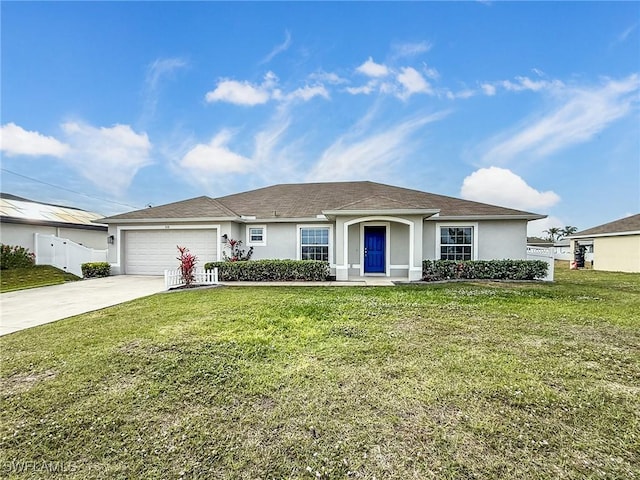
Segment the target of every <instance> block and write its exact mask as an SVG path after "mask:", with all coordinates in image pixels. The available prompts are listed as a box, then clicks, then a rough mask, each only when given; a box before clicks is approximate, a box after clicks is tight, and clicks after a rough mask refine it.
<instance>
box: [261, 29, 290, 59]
mask: <svg viewBox="0 0 640 480" xmlns="http://www.w3.org/2000/svg"><path fill="white" fill-rule="evenodd" d="M284 36H285V38H284V42H282V43H281V44H279V45H276V46H275V47H274V48H273V50H271V52H269V54H268V55H267V56H266V57H264V58H263V59H262V61H261V62H260V64H261V65H262V64H263V63H268V62H270V61H271V60H273V58H274V57H275V56H276V55H278V54H280V53H282V52H284V51H286V50H287V49H288V48H289V47H290V46H291V33H290V32H289V30H285V32H284Z"/></svg>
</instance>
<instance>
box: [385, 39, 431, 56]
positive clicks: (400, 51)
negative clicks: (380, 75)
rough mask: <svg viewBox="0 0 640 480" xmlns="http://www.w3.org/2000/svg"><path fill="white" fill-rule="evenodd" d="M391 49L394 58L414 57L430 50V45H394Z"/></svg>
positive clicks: (422, 43) (420, 43)
mask: <svg viewBox="0 0 640 480" xmlns="http://www.w3.org/2000/svg"><path fill="white" fill-rule="evenodd" d="M392 48H393V56H394V58H403V57H414V56H416V55H420V54H421V53H426V52H428V51H429V50H431V44H430V43H428V42H418V43H402V44H396V45H394V46H393V47H392Z"/></svg>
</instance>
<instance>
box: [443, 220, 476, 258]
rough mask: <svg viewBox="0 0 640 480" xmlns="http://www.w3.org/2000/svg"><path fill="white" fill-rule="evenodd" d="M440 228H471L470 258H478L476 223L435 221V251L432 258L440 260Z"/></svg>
mask: <svg viewBox="0 0 640 480" xmlns="http://www.w3.org/2000/svg"><path fill="white" fill-rule="evenodd" d="M442 228H471V260H478V223H477V222H472V223H436V242H435V243H436V251H435V255H434V257H433V258H435V259H436V260H441V257H440V247H441V246H442V244H441V241H440V230H441V229H442Z"/></svg>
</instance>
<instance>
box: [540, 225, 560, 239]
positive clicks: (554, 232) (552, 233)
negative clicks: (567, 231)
mask: <svg viewBox="0 0 640 480" xmlns="http://www.w3.org/2000/svg"><path fill="white" fill-rule="evenodd" d="M544 233H547V234H549V235H548V237H547V240H549V241H551V242H555V241H556V240H558V239H560V236H561V235H562V232H561V231H560V229H559V228H558V227H551V228H550V229H549V230H545V231H544Z"/></svg>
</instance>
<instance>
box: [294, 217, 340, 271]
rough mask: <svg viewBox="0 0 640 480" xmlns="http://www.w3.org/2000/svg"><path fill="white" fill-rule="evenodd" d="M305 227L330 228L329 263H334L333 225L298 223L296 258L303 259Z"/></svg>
mask: <svg viewBox="0 0 640 480" xmlns="http://www.w3.org/2000/svg"><path fill="white" fill-rule="evenodd" d="M303 228H326V229H327V230H329V265H333V225H327V224H326V223H324V224H322V223H321V224H317V223H308V224H299V225H296V260H301V259H302V246H303V245H302V232H301V230H302V229H303Z"/></svg>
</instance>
